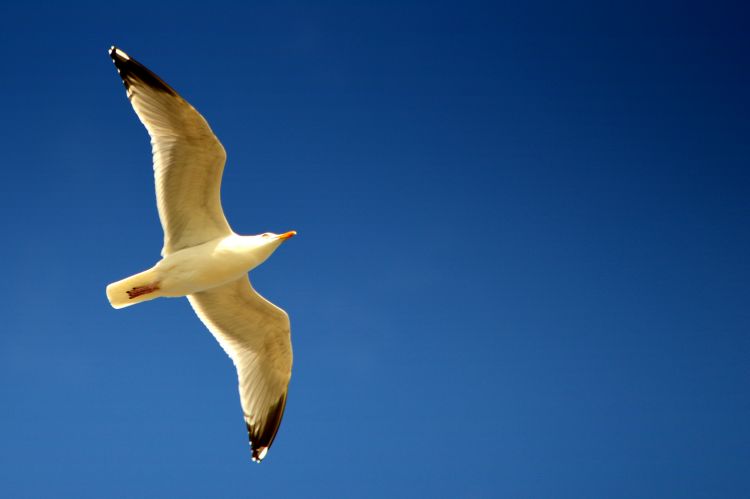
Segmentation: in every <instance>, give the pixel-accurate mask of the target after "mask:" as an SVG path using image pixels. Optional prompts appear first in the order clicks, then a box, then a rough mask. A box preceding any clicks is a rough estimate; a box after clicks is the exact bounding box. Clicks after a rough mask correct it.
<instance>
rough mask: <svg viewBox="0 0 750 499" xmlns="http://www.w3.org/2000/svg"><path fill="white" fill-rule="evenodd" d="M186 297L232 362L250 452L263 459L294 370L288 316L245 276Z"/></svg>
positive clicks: (274, 430) (280, 415)
mask: <svg viewBox="0 0 750 499" xmlns="http://www.w3.org/2000/svg"><path fill="white" fill-rule="evenodd" d="M188 300H190V305H192V307H193V309H194V310H195V313H196V314H198V317H200V319H201V321H203V323H204V324H205V325H206V327H208V329H209V330H210V331H211V333H213V335H214V337H216V339H217V340H218V342H219V344H220V345H221V346H222V348H223V349H224V351H225V352H226V353H227V354H228V355H229V356H230V357H231V358H232V361H234V365H235V367H236V368H237V376H238V378H239V389H240V401H241V402H242V410H243V413H244V415H245V424H246V425H247V431H248V434H249V437H250V445H251V448H252V457H253V460H254V461H258V462H260V461H261V460H262V459H263V458H264V457H265V455H266V452H268V448H269V447H270V446H271V444H272V443H273V439H274V437H275V436H276V432H277V431H278V429H279V425H280V424H281V418H282V416H283V415H284V407H285V405H286V394H287V386H288V385H289V379H290V377H291V374H292V343H291V339H290V327H289V317H288V316H287V314H286V312H284V311H283V310H282V309H280V308H279V307H277V306H276V305H274V304H272V303H271V302H269V301H268V300H266V299H265V298H263V297H262V296H260V295H259V294H258V293H257V292H256V291H255V290H254V289H253V287H252V286H251V285H250V280H249V279H248V277H247V276H244V277H241V278H239V279H238V280H236V281H232V282H230V283H228V284H224V285H223V286H219V287H216V288H212V289H209V290H207V291H201V292H200V293H195V294H192V295H188Z"/></svg>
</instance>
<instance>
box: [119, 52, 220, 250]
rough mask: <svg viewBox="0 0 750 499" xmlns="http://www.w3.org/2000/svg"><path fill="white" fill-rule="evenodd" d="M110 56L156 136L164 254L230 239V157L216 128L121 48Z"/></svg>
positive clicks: (154, 149) (153, 139) (153, 145)
mask: <svg viewBox="0 0 750 499" xmlns="http://www.w3.org/2000/svg"><path fill="white" fill-rule="evenodd" d="M109 55H110V56H111V57H112V60H113V61H114V63H115V67H117V71H118V73H120V77H121V78H122V82H123V83H124V84H125V88H126V90H127V93H128V98H129V99H130V103H131V104H132V105H133V109H135V112H136V114H137V115H138V118H140V120H141V122H142V123H143V125H144V126H145V127H146V130H147V131H148V134H149V135H150V136H151V149H152V152H153V156H154V157H153V160H154V180H155V182H156V203H157V206H158V207H159V219H160V220H161V225H162V228H163V229H164V249H163V250H162V254H163V255H166V254H169V253H172V252H175V251H178V250H180V249H183V248H188V247H191V246H197V245H198V244H201V243H204V242H206V241H210V240H211V239H215V238H217V237H222V236H227V235H229V234H231V233H232V229H231V228H230V227H229V224H228V223H227V219H226V217H224V211H223V210H222V208H221V195H220V191H221V176H222V173H223V171H224V162H225V161H226V159H227V155H226V152H225V151H224V147H223V146H222V145H221V142H219V139H217V138H216V136H215V135H214V133H213V132H212V131H211V127H209V126H208V123H207V122H206V120H205V119H204V118H203V116H201V115H200V113H199V112H198V111H196V110H195V108H193V106H191V105H190V104H189V103H188V102H187V101H185V99H183V98H182V97H180V95H179V94H178V93H177V92H176V91H175V90H174V89H173V88H172V87H170V86H169V85H167V84H166V83H164V81H163V80H162V79H161V78H159V77H158V76H156V75H155V74H154V73H152V72H151V71H149V70H148V68H146V67H145V66H144V65H142V64H141V63H139V62H138V61H136V60H135V59H133V58H131V57H130V56H128V55H127V54H126V53H125V52H123V51H122V50H120V49H118V48H117V47H112V48H111V49H110V50H109Z"/></svg>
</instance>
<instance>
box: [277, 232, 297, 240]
mask: <svg viewBox="0 0 750 499" xmlns="http://www.w3.org/2000/svg"><path fill="white" fill-rule="evenodd" d="M296 235H297V231H296V230H290V231H289V232H284V233H283V234H279V237H278V238H277V239H280V240H282V241H284V240H286V239H289V238H290V237H292V236H296Z"/></svg>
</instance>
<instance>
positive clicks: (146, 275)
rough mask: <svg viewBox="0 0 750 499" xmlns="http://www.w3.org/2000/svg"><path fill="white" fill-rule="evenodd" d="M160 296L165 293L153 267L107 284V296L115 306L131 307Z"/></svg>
mask: <svg viewBox="0 0 750 499" xmlns="http://www.w3.org/2000/svg"><path fill="white" fill-rule="evenodd" d="M160 296H163V295H162V293H161V290H160V289H159V281H158V276H157V275H156V271H155V269H153V268H151V269H149V270H145V271H143V272H141V273H139V274H136V275H132V276H130V277H126V278H125V279H123V280H121V281H117V282H113V283H112V284H110V285H109V286H107V298H108V299H109V303H110V305H112V306H113V307H114V308H124V307H129V306H130V305H135V304H136V303H141V302H142V301H148V300H153V299H154V298H159V297H160Z"/></svg>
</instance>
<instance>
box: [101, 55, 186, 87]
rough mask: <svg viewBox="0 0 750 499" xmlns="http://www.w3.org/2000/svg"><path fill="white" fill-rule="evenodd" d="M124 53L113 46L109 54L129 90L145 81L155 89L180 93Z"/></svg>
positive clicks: (145, 83)
mask: <svg viewBox="0 0 750 499" xmlns="http://www.w3.org/2000/svg"><path fill="white" fill-rule="evenodd" d="M123 54H125V53H124V52H123V51H121V50H120V49H118V48H117V47H114V46H113V47H112V48H110V49H109V56H110V57H111V58H112V61H114V63H115V67H116V68H117V72H118V73H120V78H122V83H123V84H124V85H125V88H126V89H127V90H130V87H131V86H134V85H138V83H143V84H144V85H147V86H149V87H151V88H153V89H154V90H159V91H161V92H165V93H168V94H170V95H174V96H177V95H178V94H177V92H175V90H174V89H173V88H172V87H170V86H169V85H167V84H166V83H165V82H164V80H162V79H161V78H159V77H158V76H156V75H155V74H154V73H152V72H151V71H150V70H149V69H148V68H147V67H146V66H144V65H143V64H141V63H140V62H138V61H136V60H135V59H133V58H132V57H130V56H123Z"/></svg>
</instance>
